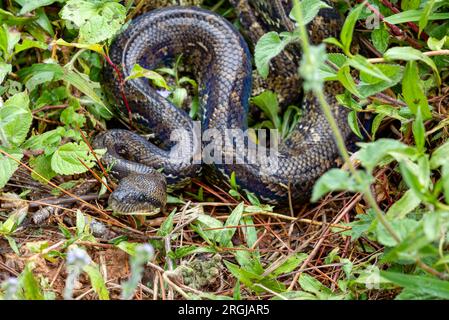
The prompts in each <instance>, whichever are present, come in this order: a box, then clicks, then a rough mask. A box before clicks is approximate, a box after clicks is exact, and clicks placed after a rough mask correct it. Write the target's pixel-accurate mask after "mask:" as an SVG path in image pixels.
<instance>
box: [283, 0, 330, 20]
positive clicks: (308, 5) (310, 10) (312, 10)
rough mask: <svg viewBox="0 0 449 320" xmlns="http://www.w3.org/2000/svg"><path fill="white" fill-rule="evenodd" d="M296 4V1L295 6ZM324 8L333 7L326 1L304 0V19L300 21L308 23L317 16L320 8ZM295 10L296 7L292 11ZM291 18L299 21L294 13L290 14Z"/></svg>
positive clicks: (302, 5) (302, 2)
mask: <svg viewBox="0 0 449 320" xmlns="http://www.w3.org/2000/svg"><path fill="white" fill-rule="evenodd" d="M295 5H296V3H294V4H293V6H295ZM323 8H331V6H329V5H328V4H327V3H326V2H324V1H320V0H302V1H301V9H302V17H303V20H302V21H299V22H300V23H302V24H304V25H306V24H308V23H309V22H311V21H312V20H313V19H314V18H315V17H316V15H317V14H318V12H319V11H320V9H323ZM293 12H295V9H292V13H293ZM290 18H292V19H293V20H295V21H296V22H297V23H298V19H295V17H294V15H293V14H290Z"/></svg>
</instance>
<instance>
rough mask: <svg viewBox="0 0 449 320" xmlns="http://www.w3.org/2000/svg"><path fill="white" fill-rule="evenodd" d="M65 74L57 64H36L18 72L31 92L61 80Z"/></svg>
mask: <svg viewBox="0 0 449 320" xmlns="http://www.w3.org/2000/svg"><path fill="white" fill-rule="evenodd" d="M63 74H64V69H63V68H62V67H61V66H60V65H59V64H56V63H35V64H33V65H31V66H30V67H26V68H23V69H21V70H19V71H18V72H17V75H18V76H19V78H20V79H21V80H22V81H23V82H24V83H25V85H26V87H27V89H28V90H30V91H33V90H34V88H36V86H38V85H40V84H42V83H45V82H51V81H57V80H60V79H61V78H62V76H63Z"/></svg>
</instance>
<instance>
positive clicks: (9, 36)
mask: <svg viewBox="0 0 449 320" xmlns="http://www.w3.org/2000/svg"><path fill="white" fill-rule="evenodd" d="M19 41H20V32H19V31H18V30H17V28H15V27H8V26H7V25H2V26H0V50H2V51H3V59H4V60H5V61H6V62H9V61H10V60H11V58H12V55H13V53H14V46H15V45H16V44H17V43H18V42H19Z"/></svg>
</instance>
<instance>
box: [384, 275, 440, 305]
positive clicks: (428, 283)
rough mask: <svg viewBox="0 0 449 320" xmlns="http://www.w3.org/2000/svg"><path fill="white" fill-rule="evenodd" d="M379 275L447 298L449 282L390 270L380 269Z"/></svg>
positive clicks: (414, 288) (420, 290) (407, 286)
mask: <svg viewBox="0 0 449 320" xmlns="http://www.w3.org/2000/svg"><path fill="white" fill-rule="evenodd" d="M380 275H381V276H382V277H383V278H385V279H387V280H389V281H391V282H393V283H395V284H397V285H399V286H401V287H403V288H406V289H412V290H414V291H417V292H421V293H425V294H430V295H432V296H434V297H439V298H441V299H449V282H448V281H443V280H439V279H437V278H434V277H431V276H419V275H409V274H403V273H397V272H391V271H381V272H380Z"/></svg>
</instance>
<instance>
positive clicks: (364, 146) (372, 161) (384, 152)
mask: <svg viewBox="0 0 449 320" xmlns="http://www.w3.org/2000/svg"><path fill="white" fill-rule="evenodd" d="M359 146H360V147H361V148H360V150H359V151H358V152H357V154H356V157H357V159H359V160H360V161H361V163H362V165H363V166H364V167H365V168H366V169H367V170H368V171H369V172H372V171H373V170H374V168H375V167H376V166H377V165H378V164H379V163H380V162H381V161H382V160H384V159H385V158H389V160H390V161H391V160H393V158H392V157H393V156H397V154H402V155H405V156H408V155H414V154H415V149H414V148H413V147H410V146H407V145H406V144H404V143H402V142H400V141H397V140H394V139H384V138H382V139H379V140H377V141H375V142H370V143H359Z"/></svg>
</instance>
